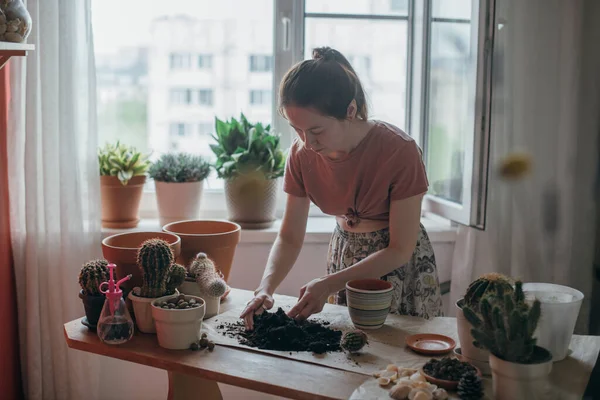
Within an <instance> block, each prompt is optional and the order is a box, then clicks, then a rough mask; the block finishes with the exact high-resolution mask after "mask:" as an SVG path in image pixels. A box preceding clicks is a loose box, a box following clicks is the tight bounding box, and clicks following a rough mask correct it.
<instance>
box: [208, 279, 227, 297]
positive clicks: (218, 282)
mask: <svg viewBox="0 0 600 400" xmlns="http://www.w3.org/2000/svg"><path fill="white" fill-rule="evenodd" d="M226 290H227V283H225V281H224V280H223V279H221V278H216V279H212V280H211V281H210V282H209V283H208V285H206V290H204V292H205V293H206V294H207V295H208V296H210V297H221V296H223V295H224V294H225V291H226Z"/></svg>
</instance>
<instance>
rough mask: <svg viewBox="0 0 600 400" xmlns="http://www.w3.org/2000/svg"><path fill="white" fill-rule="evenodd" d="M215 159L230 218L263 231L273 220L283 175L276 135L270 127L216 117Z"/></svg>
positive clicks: (282, 160) (244, 226) (241, 119)
mask: <svg viewBox="0 0 600 400" xmlns="http://www.w3.org/2000/svg"><path fill="white" fill-rule="evenodd" d="M215 130H216V135H214V136H213V138H214V139H215V140H216V142H217V143H216V144H213V145H211V149H212V151H213V152H214V153H215V155H216V156H217V160H216V163H215V169H216V171H217V174H218V176H219V178H222V179H225V196H226V202H227V209H228V211H229V219H230V220H231V221H234V222H237V223H238V224H240V225H241V227H242V228H255V229H260V228H266V227H269V226H271V225H272V224H273V222H274V221H275V207H276V201H277V193H278V179H277V178H279V177H281V176H283V172H284V168H285V158H286V157H285V154H284V153H283V151H281V149H280V148H279V140H280V139H279V135H277V134H274V133H273V132H272V131H271V126H270V125H266V126H264V125H263V124H261V123H260V122H259V123H256V124H252V123H250V122H249V121H248V120H247V119H246V117H245V116H244V114H243V113H242V114H241V115H240V120H239V121H238V120H236V119H235V118H233V117H232V118H231V119H230V120H228V121H222V120H220V119H218V118H215Z"/></svg>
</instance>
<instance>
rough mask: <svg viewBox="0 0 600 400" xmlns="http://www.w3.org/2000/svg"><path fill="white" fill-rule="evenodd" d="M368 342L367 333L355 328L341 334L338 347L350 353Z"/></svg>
mask: <svg viewBox="0 0 600 400" xmlns="http://www.w3.org/2000/svg"><path fill="white" fill-rule="evenodd" d="M368 343H369V342H368V340H367V334H366V333H364V332H363V331H361V330H358V329H356V330H353V331H350V332H346V333H344V335H342V339H341V341H340V347H341V348H342V349H344V350H346V351H348V352H350V353H356V352H358V351H359V350H360V349H362V348H363V347H365V345H366V344H368Z"/></svg>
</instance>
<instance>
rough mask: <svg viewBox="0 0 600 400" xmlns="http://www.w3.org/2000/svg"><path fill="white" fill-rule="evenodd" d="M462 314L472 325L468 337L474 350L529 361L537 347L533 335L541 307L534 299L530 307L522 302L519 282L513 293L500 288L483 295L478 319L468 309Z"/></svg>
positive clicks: (521, 289)
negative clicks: (477, 349)
mask: <svg viewBox="0 0 600 400" xmlns="http://www.w3.org/2000/svg"><path fill="white" fill-rule="evenodd" d="M463 312H464V314H465V318H467V320H468V321H469V322H470V323H471V325H473V329H471V334H472V335H473V338H474V339H475V341H474V342H473V344H474V345H475V346H476V347H479V348H483V349H487V350H489V351H490V353H492V354H493V355H495V356H496V357H499V358H501V359H503V360H505V361H509V362H515V363H528V362H530V361H531V359H532V356H533V351H534V347H535V345H536V339H535V338H534V337H533V333H534V331H535V328H536V326H537V323H538V321H539V319H540V313H541V306H540V302H539V301H538V300H534V301H533V305H532V306H531V307H530V306H529V305H528V304H527V303H526V302H525V295H524V294H523V284H522V283H521V281H517V282H516V283H515V290H514V292H512V293H506V292H505V291H504V287H503V286H502V285H499V286H497V287H496V291H495V292H490V293H488V294H486V295H485V296H484V297H483V298H482V299H481V304H480V306H479V314H480V315H481V318H480V317H479V316H478V315H477V313H476V310H473V309H472V308H470V307H467V306H465V307H463Z"/></svg>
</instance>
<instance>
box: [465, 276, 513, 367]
mask: <svg viewBox="0 0 600 400" xmlns="http://www.w3.org/2000/svg"><path fill="white" fill-rule="evenodd" d="M498 288H501V290H503V291H504V293H512V292H513V282H512V280H511V279H510V278H509V277H507V276H505V275H502V274H498V273H490V274H485V275H482V276H480V277H479V278H477V279H476V280H474V281H473V282H471V284H470V285H469V287H468V288H467V291H466V293H465V296H464V297H463V298H462V299H459V300H458V301H457V302H456V307H457V311H456V324H457V330H458V339H459V341H460V346H461V352H462V356H463V357H464V358H465V361H468V362H470V363H472V364H473V365H475V366H476V367H478V368H479V369H480V370H481V372H482V373H484V374H489V373H490V368H489V352H488V351H487V350H485V349H480V348H478V347H475V346H474V345H473V337H472V336H471V328H472V327H471V324H470V323H469V321H467V319H466V318H465V316H464V313H463V307H464V306H467V307H469V308H470V309H471V310H475V312H476V313H477V312H478V311H477V310H479V306H480V302H481V299H482V298H483V297H485V296H486V295H488V294H490V293H495V292H496V291H497V289H498ZM479 317H481V316H479Z"/></svg>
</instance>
